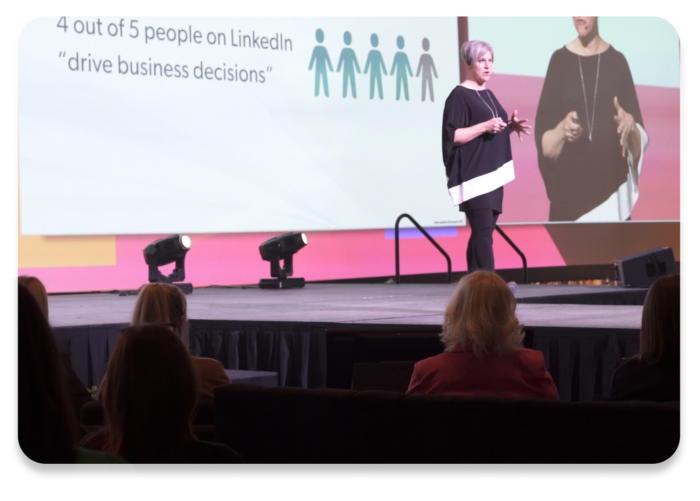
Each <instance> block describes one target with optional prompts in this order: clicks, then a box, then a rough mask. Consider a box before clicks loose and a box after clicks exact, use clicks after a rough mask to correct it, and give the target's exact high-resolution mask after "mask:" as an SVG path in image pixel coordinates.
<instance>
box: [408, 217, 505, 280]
mask: <svg viewBox="0 0 700 501" xmlns="http://www.w3.org/2000/svg"><path fill="white" fill-rule="evenodd" d="M405 217H407V218H408V219H410V220H411V222H412V223H413V224H414V225H415V227H416V228H418V229H419V230H420V231H421V233H423V235H425V236H426V237H427V238H428V240H430V243H432V244H433V245H434V246H435V248H436V249H437V250H439V251H440V252H441V253H442V255H443V256H445V259H447V283H448V284H451V283H452V260H451V259H450V256H448V255H447V252H445V251H444V250H443V248H442V247H440V244H438V243H437V242H436V241H435V240H433V237H431V236H430V235H428V232H427V231H425V230H424V229H423V227H422V226H421V225H420V224H418V221H416V220H415V219H413V218H412V217H411V216H410V215H409V214H401V215H400V216H399V217H398V219H397V220H396V224H395V225H394V252H395V255H396V277H395V278H394V281H395V282H396V283H397V284H399V283H401V273H400V271H399V222H401V220H402V219H403V218H405ZM506 238H507V237H506Z"/></svg>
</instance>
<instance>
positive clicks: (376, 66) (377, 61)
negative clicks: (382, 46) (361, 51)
mask: <svg viewBox="0 0 700 501" xmlns="http://www.w3.org/2000/svg"><path fill="white" fill-rule="evenodd" d="M369 41H370V43H371V44H372V47H374V48H375V49H376V47H377V45H379V37H378V36H377V34H376V33H372V36H371V37H370V39H369ZM375 49H372V50H370V51H369V54H367V63H366V64H365V71H364V73H365V74H367V70H369V72H370V73H369V98H370V99H374V86H375V84H376V86H377V91H378V92H379V99H384V94H383V92H382V74H384V75H386V66H384V58H383V57H382V53H381V52H379V51H378V50H375Z"/></svg>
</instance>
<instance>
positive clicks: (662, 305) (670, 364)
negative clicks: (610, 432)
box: [610, 274, 681, 402]
mask: <svg viewBox="0 0 700 501" xmlns="http://www.w3.org/2000/svg"><path fill="white" fill-rule="evenodd" d="M680 347H681V277H680V275H678V274H673V275H669V276H664V277H660V278H657V279H656V280H655V281H654V283H653V284H652V285H651V287H650V288H649V292H647V296H646V298H645V299H644V309H643V310H642V328H641V330H640V332H639V353H638V354H637V355H635V356H633V357H630V358H626V359H622V360H620V362H618V366H617V369H616V370H615V374H614V375H613V381H612V387H611V392H610V399H611V400H650V401H654V402H669V401H680V398H681V372H680V364H681V357H680Z"/></svg>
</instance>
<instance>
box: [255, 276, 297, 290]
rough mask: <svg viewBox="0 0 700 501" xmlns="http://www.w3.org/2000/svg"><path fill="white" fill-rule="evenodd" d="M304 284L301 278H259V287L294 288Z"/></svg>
mask: <svg viewBox="0 0 700 501" xmlns="http://www.w3.org/2000/svg"><path fill="white" fill-rule="evenodd" d="M304 285H306V280H304V279H303V278H301V277H299V278H263V279H261V280H260V288H261V289H294V288H301V287H304Z"/></svg>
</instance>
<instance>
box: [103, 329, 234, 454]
mask: <svg viewBox="0 0 700 501" xmlns="http://www.w3.org/2000/svg"><path fill="white" fill-rule="evenodd" d="M105 379H106V380H107V383H106V384H105V387H104V391H103V402H104V410H105V422H106V432H104V435H105V436H104V446H103V447H102V449H103V450H105V451H107V452H112V453H115V454H119V455H121V456H122V457H124V458H125V459H126V460H127V461H129V462H131V463H240V462H242V461H241V457H240V455H238V453H236V452H235V451H233V450H232V449H230V448H229V447H227V446H225V445H222V444H215V443H210V442H204V441H199V440H196V439H195V438H194V436H193V435H192V431H191V423H192V416H193V412H194V408H195V404H196V402H197V393H198V389H197V378H196V375H195V371H194V368H193V366H192V362H191V358H190V356H189V354H188V352H187V349H186V348H185V347H184V345H183V344H182V342H180V340H179V339H178V338H177V337H176V336H174V335H173V331H172V329H171V328H170V327H167V326H163V325H138V326H135V327H128V328H126V329H124V330H123V331H122V333H121V336H120V337H119V340H118V341H117V344H116V346H115V347H114V351H113V352H112V356H111V357H110V359H109V363H108V365H107V374H106V377H105ZM98 433H99V432H98Z"/></svg>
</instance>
